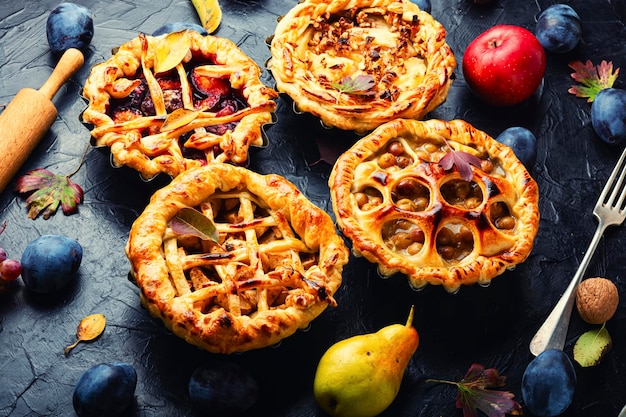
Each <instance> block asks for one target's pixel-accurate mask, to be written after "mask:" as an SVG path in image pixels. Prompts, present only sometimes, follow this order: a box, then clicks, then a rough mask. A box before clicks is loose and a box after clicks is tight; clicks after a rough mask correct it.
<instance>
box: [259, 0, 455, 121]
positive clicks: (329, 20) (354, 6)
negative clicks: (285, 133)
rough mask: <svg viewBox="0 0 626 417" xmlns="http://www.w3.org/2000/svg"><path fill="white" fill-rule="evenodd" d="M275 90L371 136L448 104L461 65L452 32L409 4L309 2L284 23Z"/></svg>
mask: <svg viewBox="0 0 626 417" xmlns="http://www.w3.org/2000/svg"><path fill="white" fill-rule="evenodd" d="M270 50H271V58H270V59H269V60H268V62H267V67H268V69H269V70H270V71H271V73H272V75H273V76H274V79H275V80H276V89H277V90H278V91H279V92H281V93H286V94H287V95H288V96H289V97H291V99H293V101H294V105H295V107H296V108H297V110H298V111H302V112H308V113H311V114H313V115H315V116H317V117H319V118H320V119H321V121H322V123H323V124H324V125H327V126H330V127H337V128H340V129H345V130H354V131H357V132H369V131H371V130H372V129H374V128H376V127H377V126H379V125H380V124H382V123H384V122H387V121H390V120H393V119H396V118H413V119H422V118H424V117H425V116H426V115H427V114H428V113H429V112H431V111H432V110H434V109H435V108H436V107H437V106H439V105H440V104H441V103H443V102H444V101H445V99H446V97H447V94H448V91H449V88H450V85H451V83H452V80H453V78H454V69H455V66H456V60H455V57H454V54H453V52H452V50H451V48H450V47H449V46H448V45H447V43H446V30H445V29H444V27H443V26H442V25H441V24H440V23H439V22H438V21H436V20H435V19H434V18H433V17H432V16H431V15H430V14H429V13H427V12H424V11H422V10H420V9H419V7H418V6H417V5H416V4H415V3H413V2H411V1H409V0H331V1H327V0H324V1H322V0H304V1H301V2H299V3H298V4H297V5H296V6H294V7H293V8H292V9H291V10H290V11H289V12H288V13H287V14H286V15H285V16H283V17H282V18H281V19H280V21H279V22H278V24H277V26H276V29H275V32H274V34H273V36H272V37H271V41H270Z"/></svg>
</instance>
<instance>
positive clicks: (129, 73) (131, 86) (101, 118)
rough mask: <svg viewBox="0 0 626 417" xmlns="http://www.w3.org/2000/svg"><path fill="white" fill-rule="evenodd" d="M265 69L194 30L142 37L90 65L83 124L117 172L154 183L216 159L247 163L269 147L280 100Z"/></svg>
mask: <svg viewBox="0 0 626 417" xmlns="http://www.w3.org/2000/svg"><path fill="white" fill-rule="evenodd" d="M259 76H260V68H259V67H258V66H257V65H256V63H255V62H254V61H253V60H252V59H251V58H249V57H248V56H246V55H245V54H244V53H243V52H242V51H241V50H240V49H239V48H237V46H236V45H235V44H234V43H233V42H231V41H229V40H227V39H224V38H219V37H215V36H202V35H200V34H199V33H197V32H195V31H190V30H188V31H183V32H175V33H171V34H167V35H161V36H157V37H153V36H148V35H144V34H139V36H138V37H137V38H134V39H132V40H130V41H129V42H127V43H125V44H123V45H122V46H120V47H119V48H117V51H116V52H115V53H114V54H113V56H112V57H111V58H110V59H108V60H107V61H105V62H102V63H99V64H96V65H95V66H93V67H92V69H91V72H90V75H89V77H88V78H87V81H86V82H85V85H84V87H83V92H82V94H83V97H84V98H85V99H86V100H87V101H88V107H87V108H86V109H85V110H84V112H83V113H82V120H83V122H85V123H86V124H88V125H89V126H90V128H91V136H92V143H93V144H94V146H108V147H109V148H110V150H111V156H112V162H113V164H114V165H115V166H122V165H126V166H129V167H131V168H133V169H135V170H137V171H139V172H140V173H141V175H142V176H143V177H144V178H146V179H150V178H152V177H154V176H155V175H157V174H159V173H166V174H168V175H170V176H171V177H175V176H176V175H178V174H180V173H181V172H183V171H185V170H186V169H189V168H192V167H197V166H202V165H206V164H207V163H208V162H211V161H219V162H231V163H234V164H237V165H245V163H246V162H247V160H248V150H249V147H250V146H262V145H264V141H265V138H264V136H263V132H262V128H263V126H264V125H266V124H269V123H272V122H273V112H274V110H275V107H276V103H275V101H274V99H276V97H277V96H278V94H277V93H276V92H275V91H274V90H273V89H271V88H269V87H266V86H265V85H263V84H262V83H261V81H260V79H259Z"/></svg>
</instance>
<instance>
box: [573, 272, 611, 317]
mask: <svg viewBox="0 0 626 417" xmlns="http://www.w3.org/2000/svg"><path fill="white" fill-rule="evenodd" d="M618 304H619V294H618V291H617V287H616V286H615V284H614V283H613V281H611V280H609V279H606V278H601V277H596V278H587V279H585V280H583V281H582V282H581V283H580V284H578V287H577V288H576V308H577V309H578V314H580V317H581V318H582V319H583V320H584V321H585V322H587V323H589V324H603V323H605V322H607V321H608V320H609V319H610V318H611V317H613V315H614V314H615V311H616V310H617V305H618Z"/></svg>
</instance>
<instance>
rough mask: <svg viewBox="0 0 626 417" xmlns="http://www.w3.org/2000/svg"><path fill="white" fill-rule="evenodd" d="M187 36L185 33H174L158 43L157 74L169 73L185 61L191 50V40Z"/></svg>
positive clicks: (156, 52) (155, 67)
mask: <svg viewBox="0 0 626 417" xmlns="http://www.w3.org/2000/svg"><path fill="white" fill-rule="evenodd" d="M185 35H186V33H185V31H182V32H172V33H169V34H167V35H166V36H165V37H164V38H163V39H159V41H157V42H156V45H155V60H156V62H155V63H154V73H155V74H159V73H162V72H166V71H169V70H171V69H172V68H174V67H176V65H178V64H180V63H181V62H182V61H183V58H185V56H186V55H187V52H189V49H190V48H191V40H190V39H189V37H188V36H185Z"/></svg>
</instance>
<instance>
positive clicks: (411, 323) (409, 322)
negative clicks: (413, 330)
mask: <svg viewBox="0 0 626 417" xmlns="http://www.w3.org/2000/svg"><path fill="white" fill-rule="evenodd" d="M414 310H415V306H414V305H412V306H411V311H409V318H408V319H407V321H406V327H411V326H413V311H414Z"/></svg>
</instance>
